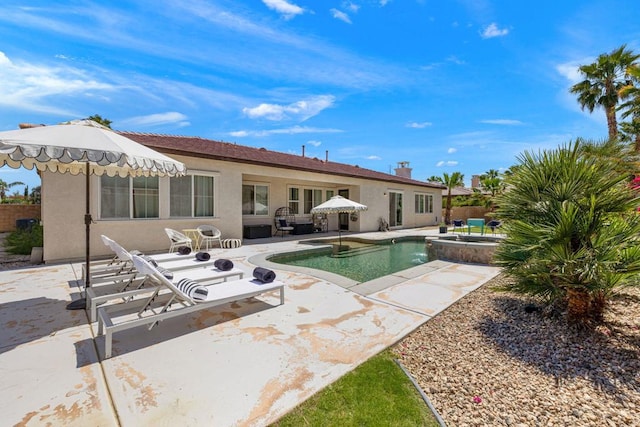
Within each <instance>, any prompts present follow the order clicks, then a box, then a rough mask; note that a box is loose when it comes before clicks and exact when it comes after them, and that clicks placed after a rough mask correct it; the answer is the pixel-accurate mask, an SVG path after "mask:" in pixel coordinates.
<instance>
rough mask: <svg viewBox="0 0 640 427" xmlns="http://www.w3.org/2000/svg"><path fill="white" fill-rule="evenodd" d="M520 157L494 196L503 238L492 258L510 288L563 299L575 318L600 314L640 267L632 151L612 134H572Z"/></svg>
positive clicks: (593, 318)
mask: <svg viewBox="0 0 640 427" xmlns="http://www.w3.org/2000/svg"><path fill="white" fill-rule="evenodd" d="M518 160H519V162H520V165H519V167H518V168H516V170H515V172H514V173H513V174H512V175H511V176H509V177H508V178H507V179H506V184H507V187H508V190H507V191H506V192H504V193H503V194H502V195H500V196H498V206H499V208H498V210H497V215H498V217H499V218H500V219H502V220H504V226H503V227H504V230H505V232H506V234H507V237H506V239H505V240H504V242H503V243H502V244H501V245H500V246H499V248H498V250H497V251H496V262H497V263H498V264H499V265H501V266H502V267H504V269H505V272H506V273H508V274H509V275H510V276H511V277H512V278H513V279H514V281H513V283H512V284H510V285H507V287H508V289H510V290H513V291H516V292H519V293H525V294H530V295H535V296H538V297H541V298H543V299H544V300H546V302H547V303H548V304H552V305H555V304H558V305H560V306H562V307H563V308H564V309H566V314H567V318H568V319H569V320H570V321H572V322H577V323H579V324H584V325H588V324H592V323H594V322H599V321H601V320H602V317H603V312H604V309H605V306H606V302H607V300H608V299H609V298H610V296H611V295H612V292H613V291H614V290H615V288H616V287H618V286H623V285H631V284H637V280H636V277H637V274H638V272H640V240H639V236H640V215H639V214H638V212H637V206H638V198H637V194H635V193H634V190H633V189H632V188H631V187H630V185H629V181H630V179H629V178H630V173H629V169H630V168H631V167H632V165H633V164H634V160H635V159H634V158H633V155H632V154H630V152H629V150H628V147H627V146H624V145H622V144H621V143H619V142H617V141H615V140H612V141H607V142H605V143H601V144H595V143H592V142H586V141H584V140H577V141H575V142H573V143H569V144H567V145H565V146H563V147H560V148H558V149H555V150H548V151H541V152H538V153H537V154H534V153H531V152H524V153H523V154H521V155H520V156H519V157H518Z"/></svg>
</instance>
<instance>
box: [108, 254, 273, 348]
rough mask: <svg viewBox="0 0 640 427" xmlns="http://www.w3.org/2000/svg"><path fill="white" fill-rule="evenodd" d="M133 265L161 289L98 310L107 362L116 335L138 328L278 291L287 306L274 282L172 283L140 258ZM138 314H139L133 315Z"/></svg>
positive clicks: (248, 280)
mask: <svg viewBox="0 0 640 427" xmlns="http://www.w3.org/2000/svg"><path fill="white" fill-rule="evenodd" d="M133 264H134V266H135V268H136V270H138V271H139V272H140V274H142V275H144V276H145V277H147V278H150V279H152V280H153V281H155V282H156V283H158V287H157V288H156V289H155V290H154V291H153V293H152V294H151V295H149V296H148V298H139V299H136V300H132V301H128V302H124V303H120V304H113V305H109V306H106V307H100V308H99V309H98V334H97V336H101V335H104V337H105V338H104V339H105V341H104V343H105V344H104V358H105V359H108V358H110V357H111V353H112V341H113V334H114V332H118V331H124V330H128V329H131V328H136V327H139V326H147V328H148V329H151V328H153V327H154V326H155V325H157V324H158V322H160V321H162V320H166V319H170V318H172V317H178V316H185V315H187V314H189V313H193V312H196V311H199V310H206V309H208V308H211V307H215V306H218V305H222V304H226V303H229V302H234V301H239V300H243V299H246V298H251V297H255V296H257V295H260V294H263V293H265V292H270V291H279V292H280V304H279V305H282V304H284V284H283V283H282V282H281V281H276V280H273V281H270V282H268V283H265V282H261V281H258V280H257V279H248V278H247V279H239V280H233V281H230V282H224V283H218V284H215V285H203V284H202V282H201V281H198V280H197V279H190V278H184V279H181V280H179V281H175V280H173V281H172V280H169V279H167V278H166V277H165V276H164V275H162V273H160V272H159V271H158V270H157V269H156V268H155V267H154V266H152V265H151V264H150V263H149V262H148V261H146V260H144V259H142V258H141V257H139V256H137V255H134V256H133ZM254 275H255V273H254ZM136 311H137V313H135V314H134V312H136ZM96 338H97V337H96Z"/></svg>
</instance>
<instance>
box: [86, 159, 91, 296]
mask: <svg viewBox="0 0 640 427" xmlns="http://www.w3.org/2000/svg"><path fill="white" fill-rule="evenodd" d="M89 178H90V176H89V162H87V172H86V181H85V187H86V195H87V197H86V201H85V208H86V210H85V212H86V213H85V214H84V234H85V243H86V253H85V262H86V264H87V268H86V272H87V274H86V277H85V278H84V287H85V289H86V288H88V287H90V286H91V274H89V273H90V271H89V268H90V267H89V264H90V262H89V261H91V250H90V240H91V239H90V237H91V197H90V196H91V180H90V179H89Z"/></svg>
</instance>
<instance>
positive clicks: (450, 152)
mask: <svg viewBox="0 0 640 427" xmlns="http://www.w3.org/2000/svg"><path fill="white" fill-rule="evenodd" d="M456 151H458V149H457V148H453V147H451V148H449V149H448V150H447V153H449V154H453V153H455V152H456Z"/></svg>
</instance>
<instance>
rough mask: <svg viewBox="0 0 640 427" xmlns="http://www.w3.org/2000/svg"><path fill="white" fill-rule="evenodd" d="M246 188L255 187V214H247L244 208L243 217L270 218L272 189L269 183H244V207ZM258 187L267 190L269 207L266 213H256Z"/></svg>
mask: <svg viewBox="0 0 640 427" xmlns="http://www.w3.org/2000/svg"><path fill="white" fill-rule="evenodd" d="M244 187H253V213H245V211H244V207H243V208H242V216H243V217H268V216H269V211H270V204H271V187H270V186H269V184H267V183H262V182H243V183H242V202H241V203H242V206H244ZM256 187H264V188H266V190H267V205H266V212H265V213H260V214H258V213H256V195H257V194H258V192H257V191H256Z"/></svg>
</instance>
